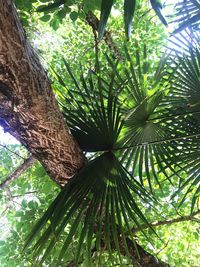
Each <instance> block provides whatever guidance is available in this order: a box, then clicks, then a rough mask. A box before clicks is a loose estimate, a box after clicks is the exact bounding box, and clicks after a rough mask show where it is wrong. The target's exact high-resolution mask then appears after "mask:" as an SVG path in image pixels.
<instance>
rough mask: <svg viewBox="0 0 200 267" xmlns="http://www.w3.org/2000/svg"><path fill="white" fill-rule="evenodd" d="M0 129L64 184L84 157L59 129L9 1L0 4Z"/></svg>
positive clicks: (41, 73)
mask: <svg viewBox="0 0 200 267" xmlns="http://www.w3.org/2000/svg"><path fill="white" fill-rule="evenodd" d="M0 103H1V104H0V124H1V125H2V126H3V128H4V129H5V130H6V131H7V132H9V133H10V134H11V135H13V136H14V137H15V138H16V139H17V140H19V141H20V143H21V144H23V145H24V146H25V147H26V148H27V149H28V150H29V151H30V152H31V154H33V155H34V156H35V157H36V158H37V159H38V160H39V161H40V162H41V164H42V165H43V166H44V168H45V170H46V171H47V173H48V174H49V176H50V177H51V178H52V179H53V180H54V182H56V183H58V184H59V185H64V184H65V183H67V182H68V181H69V179H70V178H72V177H73V176H74V175H75V173H76V172H77V171H78V170H79V169H80V168H82V167H83V165H84V163H85V157H84V155H83V153H82V151H81V149H80V148H79V146H78V144H77V142H76V141H75V140H74V138H73V136H72V135H71V133H70V131H69V128H68V127H67V125H66V124H65V121H64V118H63V115H62V113H61V111H60V110H59V107H58V104H57V101H56V99H55V95H54V93H53V90H52V88H51V83H50V82H49V79H48V77H47V73H46V71H45V70H44V68H43V67H42V65H41V63H40V61H39V58H38V57H37V55H36V53H35V51H34V50H33V48H32V47H31V46H30V44H29V42H28V41H27V38H26V36H25V34H24V30H23V28H22V25H21V23H20V20H19V17H18V15H17V12H16V8H15V6H14V3H13V1H12V0H6V1H5V0H0Z"/></svg>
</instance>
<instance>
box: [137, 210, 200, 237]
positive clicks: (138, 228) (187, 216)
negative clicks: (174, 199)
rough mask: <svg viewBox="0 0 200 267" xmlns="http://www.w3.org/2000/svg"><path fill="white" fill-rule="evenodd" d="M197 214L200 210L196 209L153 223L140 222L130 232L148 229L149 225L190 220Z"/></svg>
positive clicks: (154, 225)
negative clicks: (139, 224)
mask: <svg viewBox="0 0 200 267" xmlns="http://www.w3.org/2000/svg"><path fill="white" fill-rule="evenodd" d="M197 214H200V210H197V211H195V212H193V213H191V214H190V215H186V216H181V217H178V218H174V219H171V220H164V221H158V222H154V223H150V224H142V225H141V226H139V227H137V228H133V229H132V232H134V233H135V232H139V231H141V230H144V229H148V228H149V227H157V226H161V225H169V224H173V223H179V222H184V221H191V220H193V219H194V217H195V216H196V215H197Z"/></svg>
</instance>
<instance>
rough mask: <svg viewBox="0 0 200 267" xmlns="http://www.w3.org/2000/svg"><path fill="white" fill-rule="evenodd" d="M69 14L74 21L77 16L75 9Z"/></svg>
mask: <svg viewBox="0 0 200 267" xmlns="http://www.w3.org/2000/svg"><path fill="white" fill-rule="evenodd" d="M69 16H70V18H71V20H72V21H76V20H77V18H78V13H77V12H76V11H73V12H71V13H70V15H69Z"/></svg>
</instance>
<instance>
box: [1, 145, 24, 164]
mask: <svg viewBox="0 0 200 267" xmlns="http://www.w3.org/2000/svg"><path fill="white" fill-rule="evenodd" d="M0 146H1V147H3V148H5V149H6V150H8V151H9V152H10V153H12V154H14V155H16V156H17V157H19V158H21V159H23V160H25V158H24V157H22V156H20V155H19V154H18V153H16V152H15V151H13V150H11V149H10V148H8V147H7V146H6V145H2V144H0Z"/></svg>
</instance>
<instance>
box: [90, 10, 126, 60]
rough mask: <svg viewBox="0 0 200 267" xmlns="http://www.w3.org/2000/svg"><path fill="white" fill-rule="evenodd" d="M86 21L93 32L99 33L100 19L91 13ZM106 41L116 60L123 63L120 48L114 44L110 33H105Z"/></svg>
mask: <svg viewBox="0 0 200 267" xmlns="http://www.w3.org/2000/svg"><path fill="white" fill-rule="evenodd" d="M86 21H87V23H88V25H90V26H91V27H92V30H93V32H95V31H98V27H99V19H98V18H97V17H96V16H95V15H94V13H92V12H91V11H89V12H88V13H87V15H86ZM104 40H105V43H106V44H107V45H108V47H109V48H110V50H111V51H113V53H114V57H115V58H116V59H118V60H120V61H122V60H123V57H122V55H121V53H120V51H119V49H118V47H117V46H116V44H115V43H114V42H113V39H112V37H111V33H110V32H108V31H105V34H104Z"/></svg>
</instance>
